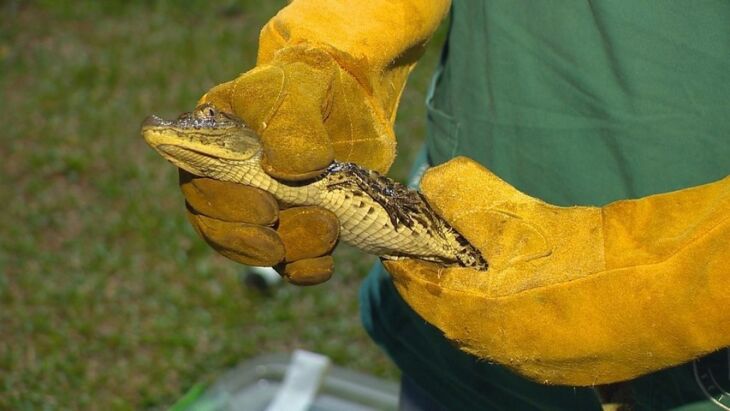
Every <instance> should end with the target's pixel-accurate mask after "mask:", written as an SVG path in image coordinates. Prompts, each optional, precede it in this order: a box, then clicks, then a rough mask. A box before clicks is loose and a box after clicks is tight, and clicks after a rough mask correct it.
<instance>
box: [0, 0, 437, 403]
mask: <svg viewBox="0 0 730 411" xmlns="http://www.w3.org/2000/svg"><path fill="white" fill-rule="evenodd" d="M285 3H286V2H285V1H265V2H260V1H229V2H225V1H224V2H208V1H202V0H191V1H186V2H175V1H155V2H148V1H122V0H110V1H51V0H46V1H41V0H37V1H7V0H5V1H2V0H0V13H1V16H2V17H0V92H1V93H2V94H1V97H2V99H1V100H0V101H2V103H1V107H2V108H1V109H0V127H1V129H2V135H1V136H0V139H1V140H0V176H1V177H2V178H0V200H1V201H2V202H1V204H2V208H1V210H2V212H0V409H13V410H25V409H28V410H30V409H33V410H36V409H103V410H108V409H140V408H146V409H158V408H165V407H167V406H169V405H170V404H172V403H174V402H175V401H176V400H177V399H178V398H180V397H181V396H182V395H183V394H184V393H185V392H186V391H187V390H189V389H190V388H191V387H192V386H194V385H195V384H196V383H199V382H205V381H209V380H212V379H214V378H215V377H216V376H217V375H219V374H220V373H222V372H223V371H225V369H226V368H228V367H230V366H233V365H234V364H236V363H238V362H240V361H242V360H245V359H247V358H251V357H254V356H257V355H259V354H262V353H271V352H290V351H291V350H293V349H294V348H303V349H307V350H311V351H316V352H319V353H323V354H325V355H327V356H329V357H331V358H332V360H333V361H334V363H335V364H337V365H339V366H343V367H347V368H351V369H355V370H358V371H362V372H366V373H370V374H374V375H376V376H379V377H384V378H389V379H396V378H397V377H398V372H397V370H396V368H395V367H394V366H393V365H392V363H391V362H390V361H389V359H388V358H387V357H386V356H385V355H384V354H383V353H381V352H380V351H379V349H378V348H377V347H376V346H375V344H374V343H372V342H371V341H370V340H369V338H368V337H367V335H366V334H365V332H364V331H363V330H362V328H361V326H360V320H359V316H358V298H357V292H358V287H359V283H360V280H361V278H362V277H363V276H364V275H365V273H366V272H367V270H368V269H369V267H370V266H371V265H372V263H373V262H374V261H375V259H374V257H370V256H367V255H364V254H361V253H359V252H357V251H354V250H352V249H349V248H347V247H345V246H342V245H341V246H340V247H339V249H338V251H337V252H336V255H335V258H336V261H337V271H336V273H335V275H334V277H333V279H332V280H330V281H329V282H327V283H325V284H324V285H320V286H317V287H311V288H297V287H294V286H291V285H288V284H281V285H279V286H277V287H275V288H273V289H272V290H270V291H269V292H264V293H262V292H258V291H256V290H252V289H248V288H247V287H245V286H244V284H243V280H242V272H243V271H244V267H243V266H240V265H237V264H235V263H233V262H231V261H228V260H226V259H224V258H222V257H220V256H218V255H216V254H215V253H214V252H213V251H212V249H210V248H209V247H208V246H207V245H206V244H205V243H204V242H203V241H202V240H201V239H200V238H199V237H198V236H197V235H196V234H195V232H194V231H193V230H192V228H191V227H190V226H189V225H188V223H187V221H186V220H185V216H184V213H183V200H182V196H181V194H180V193H179V191H178V187H177V172H176V170H175V169H174V168H173V167H172V166H171V165H170V164H168V163H167V162H165V161H163V160H162V159H161V158H160V157H159V156H158V155H157V154H155V153H154V152H153V151H152V150H151V149H149V148H148V146H147V145H146V144H145V143H144V142H143V140H142V139H141V137H140V136H139V125H140V122H141V120H142V119H143V118H144V117H145V116H147V115H148V114H151V113H156V114H159V115H161V116H163V117H174V116H177V115H178V114H179V113H180V112H183V111H187V110H190V109H192V108H193V107H194V105H195V102H196V101H197V99H198V98H199V97H200V96H201V95H202V94H203V93H204V92H205V91H206V90H208V89H209V88H210V87H212V86H214V85H216V84H218V83H221V82H224V81H227V80H230V79H232V78H234V77H236V76H237V75H238V74H239V73H241V72H243V71H246V70H247V69H248V68H250V67H252V66H253V65H254V63H255V56H256V47H257V46H256V45H257V38H258V31H259V30H260V28H261V26H262V25H263V24H264V23H265V22H266V21H267V20H268V19H269V18H271V17H272V16H273V15H274V14H275V13H276V11H277V10H278V9H279V8H281V7H283V6H284V5H285ZM443 36H444V28H443V27H442V29H441V31H440V32H439V34H438V35H437V37H436V39H434V41H432V44H431V46H430V48H429V51H428V53H427V54H426V56H425V57H424V58H423V59H422V61H421V63H420V65H419V66H418V67H417V69H416V71H415V72H414V74H413V75H412V76H411V78H410V80H409V84H408V88H407V89H406V92H405V95H404V96H403V99H402V102H401V107H400V110H399V116H398V123H397V125H396V132H397V135H398V138H399V157H398V160H397V163H396V165H395V166H394V167H393V169H392V170H391V176H393V177H395V178H397V179H400V180H405V178H406V176H407V173H408V169H409V165H410V162H411V161H412V159H413V157H414V156H415V153H416V151H417V149H418V147H419V145H420V143H421V141H422V139H423V136H424V125H425V108H424V103H423V101H424V94H425V90H426V87H427V84H428V82H429V79H430V75H431V72H432V70H433V68H434V67H435V64H436V61H437V60H438V54H439V48H440V45H441V43H442V39H443ZM252 104H256V102H252Z"/></svg>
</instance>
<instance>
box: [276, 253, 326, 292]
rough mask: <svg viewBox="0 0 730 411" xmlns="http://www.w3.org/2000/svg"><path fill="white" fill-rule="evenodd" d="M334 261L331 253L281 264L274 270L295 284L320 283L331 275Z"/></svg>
mask: <svg viewBox="0 0 730 411" xmlns="http://www.w3.org/2000/svg"><path fill="white" fill-rule="evenodd" d="M334 269H335V262H334V259H333V258H332V256H331V255H326V256H323V257H317V258H306V259H303V260H299V261H295V262H293V263H289V264H281V265H279V266H277V267H276V270H277V271H278V272H279V273H280V274H281V275H282V276H283V277H284V278H285V279H286V280H287V281H288V282H290V283H292V284H295V285H316V284H321V283H323V282H325V281H327V280H329V279H330V278H331V277H332V273H333V272H334Z"/></svg>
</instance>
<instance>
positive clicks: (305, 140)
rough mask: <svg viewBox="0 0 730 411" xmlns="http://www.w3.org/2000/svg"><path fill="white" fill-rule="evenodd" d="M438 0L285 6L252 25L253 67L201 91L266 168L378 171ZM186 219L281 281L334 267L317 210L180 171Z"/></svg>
mask: <svg viewBox="0 0 730 411" xmlns="http://www.w3.org/2000/svg"><path fill="white" fill-rule="evenodd" d="M448 6H449V2H448V1H444V0H442V1H437V2H420V1H415V0H400V1H385V0H380V1H371V2H353V3H348V4H343V3H342V2H338V1H334V0H327V1H321V0H318V1H314V0H299V1H294V2H292V3H291V4H290V5H289V6H287V7H286V8H284V9H283V10H282V11H281V12H279V14H277V16H276V17H274V18H273V19H272V20H271V21H270V22H269V23H268V24H267V25H266V26H265V27H264V28H263V30H262V32H261V38H260V42H259V52H258V64H257V66H256V67H255V68H254V69H252V70H250V71H249V72H247V73H244V74H242V75H241V76H240V77H238V78H237V79H235V80H233V81H230V82H227V83H224V84H221V85H219V86H216V87H214V88H213V89H211V90H210V91H209V92H208V93H207V94H206V95H204V96H203V97H202V98H201V100H200V103H204V102H208V103H212V104H214V105H215V106H217V107H218V109H220V110H222V111H226V112H230V113H233V114H236V115H237V116H239V117H240V118H241V119H243V120H244V121H245V122H246V123H247V124H248V125H249V126H250V127H251V128H253V129H254V130H256V131H257V132H258V133H259V135H260V137H261V141H262V146H263V157H262V166H263V168H264V169H265V170H266V171H267V172H268V173H269V174H271V175H272V176H274V177H276V178H279V179H284V180H294V181H296V180H303V179H307V178H312V177H315V176H317V175H318V174H320V173H321V172H322V171H323V170H324V168H326V167H327V166H328V165H329V164H330V163H331V162H332V160H334V159H337V160H340V161H348V162H354V163H358V164H360V165H362V166H364V167H367V168H370V169H373V170H376V171H379V172H385V171H387V170H388V168H389V167H390V165H391V163H392V162H393V159H394V157H395V144H396V140H395V135H394V132H393V122H394V119H395V113H396V108H397V106H398V101H399V99H400V95H401V93H402V91H403V87H404V85H405V81H406V78H407V76H408V74H409V73H410V70H411V69H412V67H413V65H414V64H415V62H416V60H417V59H418V57H420V55H421V54H422V51H423V48H424V45H425V43H426V42H427V40H428V38H429V37H430V35H431V33H432V32H433V31H434V30H435V29H436V27H437V26H438V23H439V22H440V20H441V19H442V17H443V15H444V14H445V13H446V11H447V10H448ZM180 183H181V188H182V191H183V194H184V195H185V198H186V201H187V209H188V217H189V219H190V221H191V223H192V224H193V226H194V227H195V228H196V230H197V231H198V232H199V233H200V235H201V236H203V237H204V238H205V239H206V241H208V243H209V244H210V245H211V246H213V247H214V248H215V249H216V250H218V251H219V252H220V253H221V254H223V255H224V256H226V257H228V258H231V259H233V260H235V261H238V262H241V263H244V264H249V265H262V266H271V265H277V268H278V269H279V271H280V272H281V273H282V274H283V275H284V276H285V278H287V279H288V280H289V281H291V282H292V283H296V284H317V283H319V282H322V281H326V280H327V279H328V278H329V277H330V276H331V274H332V271H333V260H332V257H331V255H330V253H331V252H332V249H333V248H334V245H335V244H336V241H337V236H338V233H339V231H338V230H339V223H338V221H337V219H336V218H335V216H334V215H333V214H332V213H330V212H328V211H326V210H324V209H321V208H318V207H293V208H288V209H285V210H281V211H280V208H281V207H280V205H279V204H277V202H276V201H275V200H274V199H273V198H272V197H271V196H269V195H268V194H266V193H264V192H263V191H260V190H256V189H254V188H251V187H244V186H240V185H235V184H230V183H223V182H219V181H214V180H211V179H205V178H197V177H193V176H190V175H189V174H187V173H185V172H183V171H181V178H180Z"/></svg>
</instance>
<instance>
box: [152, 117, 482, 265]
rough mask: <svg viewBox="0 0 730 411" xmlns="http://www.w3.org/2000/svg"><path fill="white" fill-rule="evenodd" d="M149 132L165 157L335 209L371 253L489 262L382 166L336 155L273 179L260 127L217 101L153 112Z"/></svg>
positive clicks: (291, 200)
mask: <svg viewBox="0 0 730 411" xmlns="http://www.w3.org/2000/svg"><path fill="white" fill-rule="evenodd" d="M142 135H143V137H144V139H145V141H146V142H147V143H148V144H149V145H150V146H151V147H152V148H154V149H155V150H156V151H157V152H158V153H160V154H161V155H162V156H163V157H164V158H166V159H167V160H169V161H170V162H171V163H173V164H174V165H176V166H178V167H180V168H182V169H184V170H186V171H188V172H190V173H192V174H195V175H198V176H204V177H209V178H213V179H217V180H221V181H229V182H233V183H240V184H246V185H249V186H253V187H257V188H259V189H262V190H264V191H267V192H269V193H270V194H271V195H273V196H274V197H275V198H276V199H277V200H279V201H280V202H282V203H284V204H287V205H314V206H319V207H323V208H325V209H327V210H329V211H332V212H333V213H334V214H335V215H336V216H337V218H338V219H339V221H340V226H341V227H340V228H341V231H340V232H341V234H340V235H341V237H342V239H343V240H345V241H346V242H348V243H350V244H352V245H353V246H355V247H357V248H359V249H361V250H363V251H365V252H368V253H371V254H375V255H378V256H381V257H382V258H386V259H397V258H418V259H421V260H426V261H434V262H438V263H441V264H444V265H459V266H464V267H471V268H475V269H479V270H486V269H487V262H486V261H485V259H484V258H483V257H482V255H481V254H480V253H479V251H478V250H477V249H476V248H475V247H474V246H472V245H471V244H470V243H469V242H468V241H467V240H466V239H465V238H464V237H463V236H462V235H461V234H459V233H458V232H457V231H456V230H455V229H454V228H452V227H451V226H450V225H449V224H448V223H447V222H446V221H445V220H443V219H442V218H441V217H439V216H438V215H437V214H436V213H435V212H434V211H433V209H432V208H431V206H430V205H429V204H428V202H427V201H426V199H425V198H424V197H423V196H422V195H421V194H420V193H418V192H417V191H414V190H410V189H408V188H407V187H406V186H404V185H402V184H400V183H398V182H396V181H393V180H391V179H389V178H387V177H384V176H381V175H379V174H378V173H376V172H374V171H370V170H366V169H364V168H362V167H360V166H357V165H355V164H352V163H340V162H333V163H332V164H331V165H330V166H329V167H328V168H327V169H326V171H325V172H324V173H323V174H322V175H321V176H319V177H317V178H314V179H312V180H310V181H305V182H297V183H295V184H294V183H287V182H283V181H279V180H276V179H274V178H272V177H271V176H269V175H268V174H266V172H264V170H263V168H261V166H260V158H261V149H262V147H261V144H260V142H259V139H258V137H257V136H256V133H255V132H254V131H253V130H251V129H250V128H248V127H247V126H246V125H245V124H244V123H243V122H242V121H241V120H239V119H237V118H236V117H235V116H233V115H231V114H228V113H224V112H221V111H219V110H217V109H216V108H215V107H214V106H212V105H210V104H204V105H201V106H199V107H197V108H196V109H195V110H194V111H192V112H190V113H184V114H182V115H180V117H178V118H177V119H176V120H174V121H167V120H163V119H161V118H159V117H157V116H150V117H148V118H147V119H146V120H145V121H144V122H143V123H142ZM243 206H244V205H242V207H243Z"/></svg>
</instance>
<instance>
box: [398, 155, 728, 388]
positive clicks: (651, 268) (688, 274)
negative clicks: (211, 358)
mask: <svg viewBox="0 0 730 411" xmlns="http://www.w3.org/2000/svg"><path fill="white" fill-rule="evenodd" d="M421 189H422V192H423V193H424V195H425V196H426V198H427V199H428V200H429V202H430V203H431V205H433V206H434V208H435V209H436V211H437V212H438V213H439V214H440V215H442V216H443V217H444V218H445V219H446V220H447V221H449V222H450V223H451V224H453V226H454V227H455V228H456V229H457V230H458V231H459V232H461V233H462V234H463V235H464V236H465V237H466V238H467V239H469V240H470V241H471V242H472V244H474V245H475V246H476V247H478V248H479V249H480V250H481V251H482V252H483V254H484V255H485V257H486V258H487V260H488V261H489V263H490V267H489V270H488V271H487V272H477V271H473V270H470V269H466V268H443V267H441V266H439V265H437V264H433V263H428V262H422V261H416V260H399V261H387V262H385V266H386V268H387V269H388V271H389V272H390V273H391V274H392V276H393V280H394V283H395V286H396V288H397V289H398V291H399V293H400V294H401V295H402V297H403V298H404V299H405V301H406V302H407V303H408V304H409V305H410V306H411V307H412V308H413V309H414V310H415V311H416V312H417V313H419V314H420V315H421V316H422V317H423V318H424V319H425V320H426V321H428V322H430V323H431V324H433V325H435V326H436V327H438V328H439V329H440V330H441V331H443V332H444V334H445V336H446V337H447V338H448V339H450V340H452V341H454V342H455V344H456V345H458V346H459V347H460V348H461V349H462V350H464V351H466V352H469V353H471V354H473V355H476V356H478V357H481V358H484V359H486V360H489V361H495V362H498V363H500V364H503V365H506V366H508V367H511V368H513V369H514V370H515V371H517V372H519V373H521V374H523V375H525V376H527V377H529V378H531V379H534V380H536V381H538V382H542V383H549V384H567V385H584V386H585V385H595V384H606V383H611V382H615V381H623V380H627V379H630V378H633V377H636V376H638V375H641V374H645V373H649V372H652V371H656V370H658V369H661V368H665V367H668V366H672V365H675V364H680V363H683V362H686V361H688V360H691V359H693V358H696V357H698V356H701V355H703V354H706V353H709V352H711V351H714V350H717V349H719V348H722V347H726V346H728V345H730V310H728V302H729V301H730V294H728V281H730V276H728V267H729V266H730V247H729V246H728V244H729V242H728V241H729V240H730V177H726V178H725V179H723V180H720V181H717V182H715V183H712V184H707V185H703V186H698V187H693V188H689V189H685V190H681V191H676V192H671V193H667V194H660V195H654V196H650V197H646V198H641V199H637V200H626V201H618V202H615V203H612V204H609V205H607V206H604V207H600V208H599V207H567V208H564V207H556V206H552V205H549V204H546V203H544V202H542V201H540V200H538V199H535V198H532V197H529V196H527V195H525V194H523V193H520V192H518V191H517V190H516V189H515V188H513V187H511V186H510V185H509V184H507V183H505V182H504V181H502V180H500V179H499V178H497V177H496V176H495V175H493V174H492V173H491V172H489V171H488V170H487V169H485V168H483V167H482V166H480V165H479V164H477V163H475V162H474V161H472V160H469V159H466V158H456V159H454V160H452V161H450V162H448V163H446V164H445V165H442V166H439V167H436V168H433V169H431V170H430V171H429V172H427V174H426V175H425V176H424V178H423V180H422V183H421Z"/></svg>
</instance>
